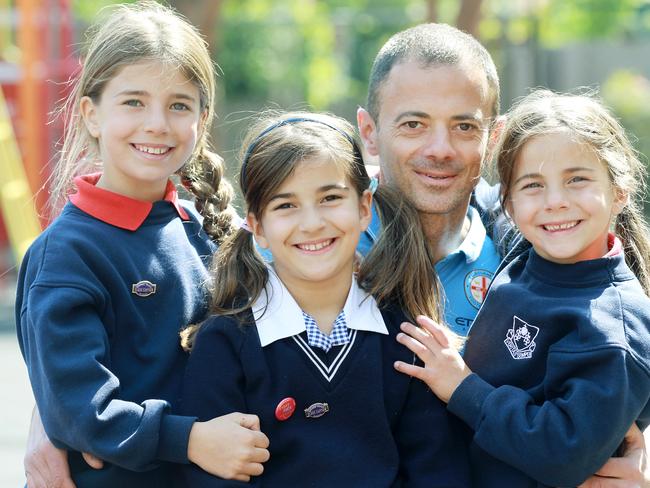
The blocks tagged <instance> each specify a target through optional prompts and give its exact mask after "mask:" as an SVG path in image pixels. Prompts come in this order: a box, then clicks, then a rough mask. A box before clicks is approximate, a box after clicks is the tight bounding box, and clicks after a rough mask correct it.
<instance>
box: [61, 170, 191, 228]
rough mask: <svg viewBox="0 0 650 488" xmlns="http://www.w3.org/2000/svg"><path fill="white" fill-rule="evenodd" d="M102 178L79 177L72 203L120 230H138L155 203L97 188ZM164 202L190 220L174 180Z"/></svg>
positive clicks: (75, 180) (169, 181)
mask: <svg viewBox="0 0 650 488" xmlns="http://www.w3.org/2000/svg"><path fill="white" fill-rule="evenodd" d="M100 176H101V173H93V174H89V175H83V176H77V177H76V178H75V179H74V182H75V185H76V186H77V193H74V194H72V195H70V201H71V202H72V204H73V205H74V206H75V207H78V208H80V209H81V210H83V211H84V212H86V213H87V214H89V215H92V216H93V217H95V218H96V219H98V220H101V221H102V222H105V223H107V224H110V225H113V226H115V227H119V228H120V229H126V230H132V231H135V230H137V229H138V228H139V227H140V226H141V225H142V223H143V222H144V221H145V219H146V218H147V216H148V215H149V213H150V212H151V209H152V208H153V203H152V202H145V201H142V200H136V199H134V198H130V197H127V196H124V195H120V194H119V193H115V192H112V191H109V190H106V189H104V188H98V187H97V186H96V185H97V182H98V181H99V177H100ZM163 200H164V201H167V202H169V203H171V204H172V205H173V207H174V208H175V209H176V212H177V213H178V215H179V217H180V218H181V219H182V220H189V219H190V217H189V216H188V215H187V212H186V211H185V209H183V207H181V205H180V203H179V201H178V192H177V191H176V186H175V185H174V183H173V182H172V181H171V180H168V181H167V187H166V188H165V196H164V197H163Z"/></svg>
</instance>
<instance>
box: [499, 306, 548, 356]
mask: <svg viewBox="0 0 650 488" xmlns="http://www.w3.org/2000/svg"><path fill="white" fill-rule="evenodd" d="M538 333H539V327H535V326H534V325H530V324H527V323H526V322H524V321H523V320H521V319H520V318H519V317H517V316H516V315H515V316H514V317H513V318H512V329H509V330H508V332H507V333H506V339H505V340H504V341H503V343H504V344H505V345H506V347H507V348H508V351H510V355H511V356H512V357H513V358H514V359H530V358H532V357H533V351H534V350H535V346H536V345H537V344H535V337H537V334H538Z"/></svg>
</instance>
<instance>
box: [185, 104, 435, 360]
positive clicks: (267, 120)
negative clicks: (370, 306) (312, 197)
mask: <svg viewBox="0 0 650 488" xmlns="http://www.w3.org/2000/svg"><path fill="white" fill-rule="evenodd" d="M353 134H354V129H353V127H352V126H351V125H350V124H349V123H348V122H347V121H346V120H344V119H341V118H339V117H336V116H334V115H329V114H317V113H305V112H292V113H285V114H277V113H269V114H266V115H265V116H264V117H263V118H262V119H261V120H260V121H259V122H258V123H256V124H255V125H254V126H253V127H252V129H251V130H250V131H249V133H248V136H247V137H246V139H245V142H244V148H246V149H245V150H244V152H243V162H242V172H241V178H240V187H241V192H242V194H243V196H244V199H245V202H246V209H247V212H250V213H252V214H253V215H255V216H256V217H257V218H259V217H260V216H261V215H262V213H263V211H264V209H265V207H266V205H267V204H268V202H269V201H270V199H271V197H272V196H273V195H274V193H276V191H277V189H278V188H279V187H280V186H281V185H282V183H283V182H284V181H285V180H286V178H287V177H289V176H290V175H291V174H292V173H293V171H295V169H296V167H297V166H298V165H300V164H310V161H312V160H314V161H316V160H318V161H322V158H327V159H328V160H330V161H332V162H334V164H337V165H339V167H341V168H342V169H343V171H344V172H345V174H346V175H347V176H348V178H349V181H350V183H351V185H352V187H353V189H354V190H355V191H356V193H357V194H358V195H359V197H360V196H361V195H362V194H363V192H364V191H365V190H367V189H368V187H369V185H370V178H369V176H368V174H367V172H366V169H365V166H364V164H363V159H362V157H361V153H360V151H359V147H358V145H357V143H356V141H355V139H354V136H353ZM374 202H375V205H376V208H377V210H378V212H379V216H380V219H381V222H382V226H383V230H382V233H381V237H380V238H379V240H378V241H377V242H376V243H375V245H374V246H373V248H372V250H371V251H370V253H369V254H368V256H366V258H365V259H363V260H362V261H361V265H360V268H359V271H358V274H357V281H358V283H359V285H360V286H361V287H362V288H363V289H364V290H366V291H367V292H368V293H369V294H371V295H372V296H373V297H375V299H376V300H377V302H378V303H379V304H380V305H386V304H388V303H398V304H399V305H400V306H401V308H402V309H403V310H404V312H405V314H406V315H407V316H408V317H409V318H410V319H411V320H413V319H414V318H415V317H416V316H417V315H419V314H424V315H428V316H429V317H432V318H433V319H434V320H437V321H439V320H440V312H439V308H438V297H439V289H438V283H437V280H436V276H435V272H434V271H433V265H432V263H433V255H432V254H431V251H430V250H429V248H428V245H427V244H426V242H427V240H426V239H425V237H424V234H423V231H422V227H421V225H420V221H419V217H418V214H417V211H416V210H415V209H414V208H413V206H412V205H411V204H410V203H409V202H408V199H405V198H402V196H401V195H399V194H398V193H396V192H395V190H392V189H391V188H389V187H387V186H385V185H380V186H379V187H378V188H377V191H376V192H375V194H374ZM212 275H213V289H212V296H213V300H212V306H211V312H213V313H216V314H221V315H233V314H237V313H239V312H241V311H243V310H245V309H247V308H249V307H250V306H251V305H252V304H253V303H254V302H255V300H257V298H258V297H259V296H260V294H261V292H262V290H263V289H264V286H265V284H266V282H267V279H268V271H267V267H266V264H265V263H264V260H263V259H262V257H261V256H260V254H259V253H258V252H257V250H256V248H255V244H254V240H253V236H252V234H251V233H250V232H248V231H247V230H244V229H239V230H238V231H236V232H234V233H233V234H231V235H230V236H229V237H228V238H227V239H226V240H225V241H224V242H223V244H222V245H221V247H220V248H219V250H218V251H217V253H216V255H215V258H214V262H213V268H212ZM195 332H196V329H194V330H192V331H190V332H189V333H186V335H185V342H184V343H185V345H186V346H187V347H189V346H191V341H192V336H193V334H194V333H195Z"/></svg>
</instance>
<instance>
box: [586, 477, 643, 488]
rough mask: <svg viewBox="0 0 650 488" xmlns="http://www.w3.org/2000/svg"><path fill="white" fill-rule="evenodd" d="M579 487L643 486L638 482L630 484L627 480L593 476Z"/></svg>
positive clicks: (614, 487)
mask: <svg viewBox="0 0 650 488" xmlns="http://www.w3.org/2000/svg"><path fill="white" fill-rule="evenodd" d="M578 488H641V485H638V484H636V483H632V484H630V482H629V481H625V480H619V479H614V478H602V477H600V476H592V477H591V478H589V479H588V480H587V481H585V482H584V483H583V484H581V485H580V486H579V487H578Z"/></svg>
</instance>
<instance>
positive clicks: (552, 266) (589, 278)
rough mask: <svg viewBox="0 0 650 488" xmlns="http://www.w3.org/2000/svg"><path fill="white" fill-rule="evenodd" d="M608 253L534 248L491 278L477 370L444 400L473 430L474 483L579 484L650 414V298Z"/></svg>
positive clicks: (477, 325) (471, 346) (473, 360)
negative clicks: (571, 256)
mask: <svg viewBox="0 0 650 488" xmlns="http://www.w3.org/2000/svg"><path fill="white" fill-rule="evenodd" d="M618 246H620V243H618ZM610 254H611V253H610ZM610 254H608V256H606V257H603V258H600V259H594V260H589V261H582V262H578V263H576V264H571V265H562V264H556V263H553V262H550V261H547V260H545V259H543V258H542V257H540V256H539V255H538V254H537V253H536V252H535V251H534V250H530V251H527V252H525V253H524V254H522V255H521V256H519V257H517V258H516V259H515V260H514V261H513V262H511V263H510V264H509V265H508V266H507V267H506V268H505V269H504V270H503V271H502V272H501V273H500V274H499V275H498V276H497V278H495V280H494V281H493V283H492V286H491V288H490V291H489V294H488V298H487V299H486V301H485V304H484V305H483V307H482V308H481V310H480V312H479V314H478V317H477V318H476V321H475V322H474V325H473V327H472V329H471V330H470V334H469V339H468V341H467V346H466V349H465V354H464V359H465V361H466V362H467V365H468V366H469V367H470V369H472V371H473V372H474V374H472V375H470V376H469V377H468V378H467V379H466V380H465V381H463V382H462V383H461V385H460V386H459V387H458V389H457V390H456V391H455V392H454V394H453V395H452V397H451V399H450V402H449V405H448V408H449V410H450V411H451V412H453V413H454V414H456V415H458V416H459V417H460V418H462V419H463V420H464V421H465V422H466V423H467V424H468V425H469V426H470V427H471V428H472V429H473V431H474V437H473V441H472V444H471V445H470V463H471V465H472V474H473V478H474V482H475V486H478V487H504V486H507V487H513V488H519V487H529V486H530V487H533V486H546V485H548V486H560V487H563V486H576V485H578V484H580V483H581V482H583V481H584V480H585V479H586V478H588V477H589V476H590V475H592V474H593V473H594V472H595V471H596V470H597V469H599V468H600V467H601V466H602V465H603V464H604V463H605V461H607V459H608V458H609V457H610V456H612V455H613V454H614V452H615V451H616V449H617V447H618V446H619V444H620V442H621V441H622V440H623V437H624V435H625V432H626V431H627V430H628V428H629V426H630V425H631V424H632V422H634V421H637V423H638V424H639V425H640V427H641V428H644V427H645V426H647V425H648V422H649V421H650V406H649V403H648V401H649V398H650V332H649V330H648V329H649V327H650V299H648V297H646V296H645V294H644V293H643V290H642V288H641V286H640V284H639V282H638V280H637V279H636V278H635V276H634V274H633V273H632V272H631V271H630V269H629V268H628V266H627V265H626V264H625V260H624V255H623V253H622V252H618V253H614V255H610ZM508 385H512V386H508ZM513 387H514V388H513Z"/></svg>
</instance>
